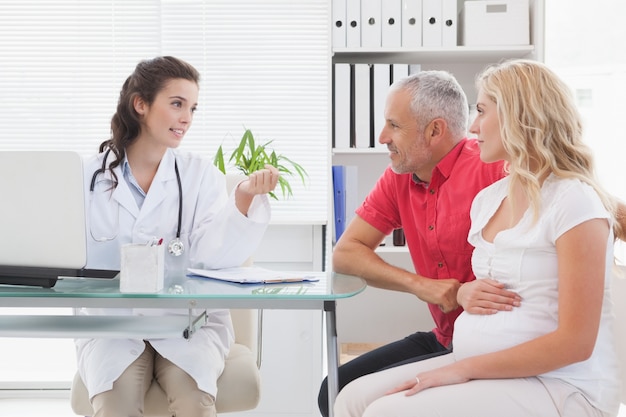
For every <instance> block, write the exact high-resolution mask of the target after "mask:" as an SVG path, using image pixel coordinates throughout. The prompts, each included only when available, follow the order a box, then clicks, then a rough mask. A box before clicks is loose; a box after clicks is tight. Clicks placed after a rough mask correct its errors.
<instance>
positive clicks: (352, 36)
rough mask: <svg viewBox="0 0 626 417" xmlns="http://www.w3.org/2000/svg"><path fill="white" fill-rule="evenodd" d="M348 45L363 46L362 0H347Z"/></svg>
mask: <svg viewBox="0 0 626 417" xmlns="http://www.w3.org/2000/svg"><path fill="white" fill-rule="evenodd" d="M346 47H347V48H360V47H361V0H346Z"/></svg>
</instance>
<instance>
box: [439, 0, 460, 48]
mask: <svg viewBox="0 0 626 417" xmlns="http://www.w3.org/2000/svg"><path fill="white" fill-rule="evenodd" d="M458 16H459V13H458V10H457V0H443V3H442V5H441V46H443V47H444V48H449V47H453V46H456V45H457V38H458V35H457V33H458V28H459V24H458V23H459V22H458Z"/></svg>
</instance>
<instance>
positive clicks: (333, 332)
mask: <svg viewBox="0 0 626 417" xmlns="http://www.w3.org/2000/svg"><path fill="white" fill-rule="evenodd" d="M335 307H336V302H335V301H325V302H324V312H325V315H326V354H327V356H328V415H329V417H333V415H334V411H333V406H334V404H335V398H336V397H337V392H338V386H339V372H338V371H337V368H338V366H339V356H338V353H337V327H336V325H337V322H336V316H335Z"/></svg>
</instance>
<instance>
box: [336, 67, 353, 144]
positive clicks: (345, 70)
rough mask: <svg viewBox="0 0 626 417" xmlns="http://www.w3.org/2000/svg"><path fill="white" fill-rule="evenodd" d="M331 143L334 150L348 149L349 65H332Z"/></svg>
mask: <svg viewBox="0 0 626 417" xmlns="http://www.w3.org/2000/svg"><path fill="white" fill-rule="evenodd" d="M334 69H335V76H334V77H333V122H334V129H333V142H334V147H335V149H348V148H349V147H350V64H334Z"/></svg>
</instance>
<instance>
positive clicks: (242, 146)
mask: <svg viewBox="0 0 626 417" xmlns="http://www.w3.org/2000/svg"><path fill="white" fill-rule="evenodd" d="M272 142H273V141H272V140H270V141H268V142H265V143H262V144H259V143H257V141H256V140H255V138H254V135H253V134H252V131H251V130H250V129H245V130H244V133H243V135H242V136H241V139H240V140H239V143H238V144H237V147H236V148H235V149H234V150H233V152H232V153H231V154H230V157H229V158H228V163H229V164H232V165H234V167H235V168H237V169H238V170H239V171H241V172H242V173H243V174H244V175H250V174H252V173H253V172H256V171H259V170H261V169H264V168H265V165H267V164H269V165H272V166H274V167H276V168H277V169H278V172H279V173H280V177H279V178H278V185H279V187H280V190H281V193H282V195H283V197H291V196H292V195H293V191H292V189H291V185H290V184H289V180H288V179H287V177H293V176H298V177H299V178H300V180H301V181H302V184H303V185H305V186H306V178H307V177H308V174H307V172H306V170H305V169H304V167H302V165H300V164H298V163H296V162H294V161H293V160H291V159H289V158H287V157H286V156H284V155H281V154H278V153H276V151H275V150H274V149H272V148H270V145H271V143H272ZM224 161H225V157H224V150H223V148H222V145H220V147H219V148H218V149H217V153H216V154H215V157H214V158H213V164H214V165H215V166H216V167H218V169H219V170H220V171H222V172H223V173H226V164H225V162H224ZM269 196H270V197H271V198H273V199H275V200H278V197H277V196H276V194H275V193H273V192H272V193H269Z"/></svg>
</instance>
